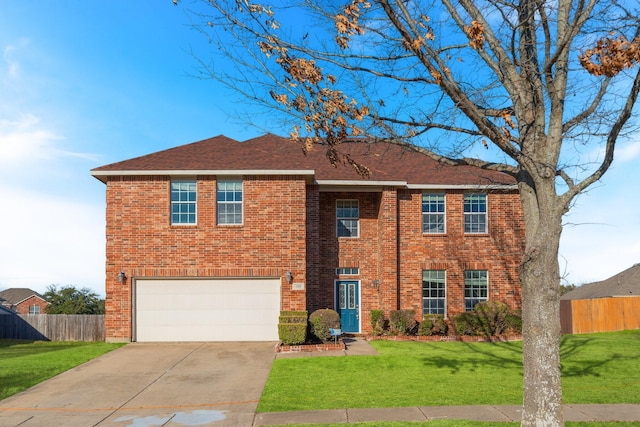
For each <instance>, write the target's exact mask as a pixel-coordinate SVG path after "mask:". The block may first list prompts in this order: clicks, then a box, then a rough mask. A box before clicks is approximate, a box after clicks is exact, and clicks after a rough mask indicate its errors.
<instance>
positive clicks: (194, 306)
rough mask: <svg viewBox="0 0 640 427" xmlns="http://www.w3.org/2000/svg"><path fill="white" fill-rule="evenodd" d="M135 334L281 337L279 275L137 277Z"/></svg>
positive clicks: (147, 337) (150, 337) (155, 337)
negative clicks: (248, 277) (279, 328)
mask: <svg viewBox="0 0 640 427" xmlns="http://www.w3.org/2000/svg"><path fill="white" fill-rule="evenodd" d="M135 304H136V307H135V310H136V317H135V328H136V329H135V330H136V340H137V341H140V342H143V341H277V340H278V316H279V314H280V279H225V280H220V279H215V280H208V279H207V280H205V279H180V280H176V279H172V280H136V301H135Z"/></svg>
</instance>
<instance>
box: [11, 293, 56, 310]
mask: <svg viewBox="0 0 640 427" xmlns="http://www.w3.org/2000/svg"><path fill="white" fill-rule="evenodd" d="M48 305H49V303H48V302H46V301H45V300H43V299H42V298H40V297H37V296H35V295H34V296H32V297H29V298H27V299H26V300H24V301H21V302H20V304H17V305H16V306H15V311H16V313H18V314H45V313H46V312H45V310H46V308H47V306H48ZM31 306H36V307H38V309H39V310H40V312H39V313H29V308H30V307H31Z"/></svg>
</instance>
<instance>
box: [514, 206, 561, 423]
mask: <svg viewBox="0 0 640 427" xmlns="http://www.w3.org/2000/svg"><path fill="white" fill-rule="evenodd" d="M530 196H531V194H530ZM540 196H541V195H540V194H537V205H538V209H536V210H537V215H536V214H534V215H535V218H529V220H527V218H525V221H526V226H527V231H526V233H527V234H526V248H525V255H524V259H523V261H522V264H521V266H520V282H521V284H522V319H523V330H522V335H523V343H522V347H523V352H522V359H523V368H524V401H523V412H522V424H521V425H522V426H523V427H534V426H535V427H557V426H563V425H564V417H563V412H562V383H561V374H560V336H561V335H560V269H559V264H558V246H559V242H560V234H561V232H562V212H564V211H563V209H561V208H559V207H557V206H554V203H553V202H551V203H544V202H542V203H541V201H542V199H544V197H542V198H541V197H540ZM553 196H555V194H554V195H553ZM525 197H526V196H525ZM554 198H555V197H549V198H548V199H547V201H549V200H550V199H554ZM528 201H529V202H532V200H531V199H530V200H528ZM523 202H525V200H523ZM534 203H536V202H534ZM534 212H535V211H534ZM529 227H530V228H529Z"/></svg>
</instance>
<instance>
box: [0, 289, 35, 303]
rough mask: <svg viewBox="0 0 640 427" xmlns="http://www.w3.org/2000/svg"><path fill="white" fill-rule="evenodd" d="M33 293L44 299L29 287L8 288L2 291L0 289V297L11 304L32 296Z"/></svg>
mask: <svg viewBox="0 0 640 427" xmlns="http://www.w3.org/2000/svg"><path fill="white" fill-rule="evenodd" d="M33 295H35V296H37V297H38V298H40V299H42V300H44V297H43V296H42V295H40V294H39V293H37V292H36V291H33V290H31V289H29V288H9V289H5V290H4V291H0V299H3V300H5V301H6V302H8V303H10V304H12V305H16V304H20V303H21V302H22V301H24V300H26V299H27V298H30V297H32V296H33ZM3 302H4V301H3Z"/></svg>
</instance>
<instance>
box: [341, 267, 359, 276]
mask: <svg viewBox="0 0 640 427" xmlns="http://www.w3.org/2000/svg"><path fill="white" fill-rule="evenodd" d="M359 275H360V268H359V267H338V268H336V276H359Z"/></svg>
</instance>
